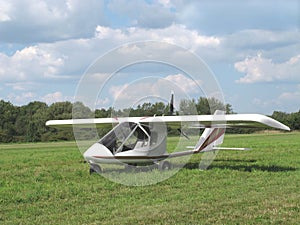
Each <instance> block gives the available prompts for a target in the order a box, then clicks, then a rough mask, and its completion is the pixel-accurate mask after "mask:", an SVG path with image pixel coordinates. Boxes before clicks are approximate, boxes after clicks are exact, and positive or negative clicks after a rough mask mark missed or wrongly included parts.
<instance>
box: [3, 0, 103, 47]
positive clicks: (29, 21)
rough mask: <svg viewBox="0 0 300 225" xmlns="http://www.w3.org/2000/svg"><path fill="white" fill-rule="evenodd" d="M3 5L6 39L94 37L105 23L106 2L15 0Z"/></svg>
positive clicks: (26, 40) (39, 40) (22, 41)
mask: <svg viewBox="0 0 300 225" xmlns="http://www.w3.org/2000/svg"><path fill="white" fill-rule="evenodd" d="M0 6H1V7H0V9H1V10H0V22H1V21H2V23H0V33H1V37H0V41H2V42H21V43H33V42H51V41H53V40H65V39H69V38H81V37H92V36H93V32H94V29H95V27H96V26H97V25H98V24H105V18H104V16H103V15H104V13H103V2H102V1H96V0H88V1H80V0H67V1H51V0H27V1H19V0H11V1H9V2H6V3H1V5H0ZM2 6H5V7H2Z"/></svg>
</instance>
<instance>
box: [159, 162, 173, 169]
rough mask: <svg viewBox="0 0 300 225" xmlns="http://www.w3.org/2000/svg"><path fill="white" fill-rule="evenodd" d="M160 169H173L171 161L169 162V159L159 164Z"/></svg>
mask: <svg viewBox="0 0 300 225" xmlns="http://www.w3.org/2000/svg"><path fill="white" fill-rule="evenodd" d="M158 169H159V170H160V171H163V170H170V169H171V163H169V162H168V161H162V162H160V163H159V164H158Z"/></svg>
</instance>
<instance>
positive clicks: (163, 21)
mask: <svg viewBox="0 0 300 225" xmlns="http://www.w3.org/2000/svg"><path fill="white" fill-rule="evenodd" d="M109 8H110V10H111V11H112V12H113V13H115V14H116V15H122V19H123V20H125V21H126V20H128V21H129V22H128V23H129V24H128V25H129V26H136V27H144V28H163V27H167V26H170V25H171V24H172V23H173V22H174V21H175V19H176V14H175V13H173V12H172V11H171V10H170V2H169V1H166V0H164V1H159V2H155V1H153V2H147V1H140V0H131V1H126V0H112V1H110V3H109ZM133 9H134V10H133Z"/></svg>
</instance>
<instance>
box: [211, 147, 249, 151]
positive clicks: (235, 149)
mask: <svg viewBox="0 0 300 225" xmlns="http://www.w3.org/2000/svg"><path fill="white" fill-rule="evenodd" d="M213 150H232V151H249V150H251V148H227V147H213Z"/></svg>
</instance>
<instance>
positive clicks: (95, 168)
mask: <svg viewBox="0 0 300 225" xmlns="http://www.w3.org/2000/svg"><path fill="white" fill-rule="evenodd" d="M101 172H102V169H101V167H100V166H99V165H98V164H90V174H93V173H98V174H100V173H101Z"/></svg>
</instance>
